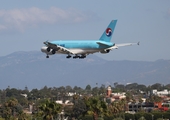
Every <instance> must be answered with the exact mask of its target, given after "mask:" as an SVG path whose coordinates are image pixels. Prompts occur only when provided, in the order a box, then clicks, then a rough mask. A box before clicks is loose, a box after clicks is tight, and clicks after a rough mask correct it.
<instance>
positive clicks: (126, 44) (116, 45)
mask: <svg viewBox="0 0 170 120" xmlns="http://www.w3.org/2000/svg"><path fill="white" fill-rule="evenodd" d="M131 45H139V42H138V43H122V44H115V45H114V46H112V47H110V48H109V49H110V50H112V49H118V48H119V47H123V46H131Z"/></svg>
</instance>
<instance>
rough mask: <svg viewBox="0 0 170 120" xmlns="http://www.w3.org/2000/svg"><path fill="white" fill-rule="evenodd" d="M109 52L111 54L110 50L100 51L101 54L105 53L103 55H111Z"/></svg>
mask: <svg viewBox="0 0 170 120" xmlns="http://www.w3.org/2000/svg"><path fill="white" fill-rule="evenodd" d="M109 52H110V50H108V49H105V50H102V51H100V53H103V54H105V53H109Z"/></svg>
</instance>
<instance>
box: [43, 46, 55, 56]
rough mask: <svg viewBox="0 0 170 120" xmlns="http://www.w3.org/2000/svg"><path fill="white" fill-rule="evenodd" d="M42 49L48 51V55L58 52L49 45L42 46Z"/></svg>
mask: <svg viewBox="0 0 170 120" xmlns="http://www.w3.org/2000/svg"><path fill="white" fill-rule="evenodd" d="M41 51H42V52H44V53H46V54H48V55H53V54H55V53H56V50H54V49H51V48H49V47H42V48H41Z"/></svg>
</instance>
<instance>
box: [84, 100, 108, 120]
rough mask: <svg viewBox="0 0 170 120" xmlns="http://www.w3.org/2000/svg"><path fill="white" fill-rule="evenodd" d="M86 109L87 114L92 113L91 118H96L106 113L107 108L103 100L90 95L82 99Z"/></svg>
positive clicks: (95, 119)
mask: <svg viewBox="0 0 170 120" xmlns="http://www.w3.org/2000/svg"><path fill="white" fill-rule="evenodd" d="M84 102H85V105H86V108H87V111H86V113H87V114H89V115H93V119H94V120H97V119H98V118H99V117H103V116H106V115H108V108H107V105H106V103H105V102H104V101H102V100H100V99H99V98H98V97H90V98H87V99H84Z"/></svg>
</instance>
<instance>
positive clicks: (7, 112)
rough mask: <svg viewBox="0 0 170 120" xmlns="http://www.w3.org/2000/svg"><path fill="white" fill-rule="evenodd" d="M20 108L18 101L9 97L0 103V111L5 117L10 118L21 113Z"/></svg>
mask: <svg viewBox="0 0 170 120" xmlns="http://www.w3.org/2000/svg"><path fill="white" fill-rule="evenodd" d="M22 112H23V111H22V108H21V106H20V105H19V103H18V100H17V99H15V98H11V99H9V100H8V101H6V102H5V103H4V104H3V105H2V109H1V113H2V117H3V118H5V119H12V118H13V117H14V116H15V117H17V116H18V115H19V114H20V113H22Z"/></svg>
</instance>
